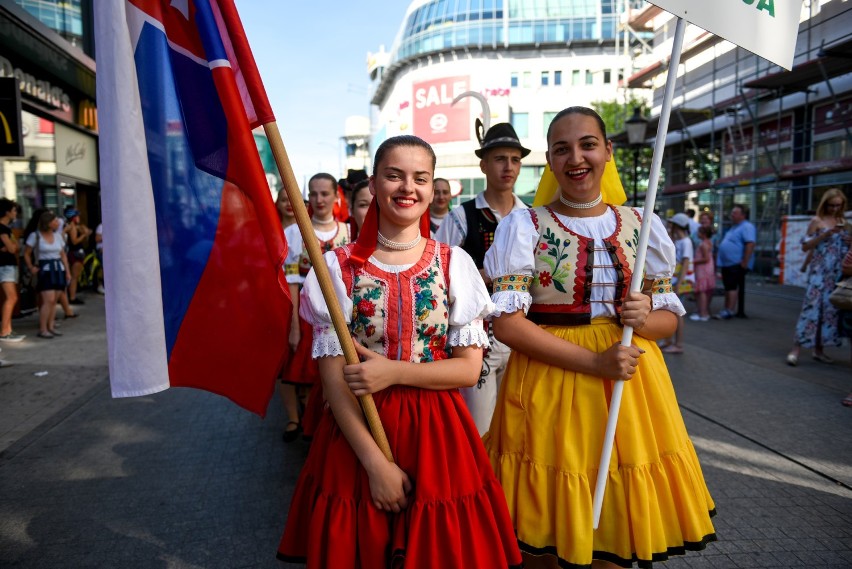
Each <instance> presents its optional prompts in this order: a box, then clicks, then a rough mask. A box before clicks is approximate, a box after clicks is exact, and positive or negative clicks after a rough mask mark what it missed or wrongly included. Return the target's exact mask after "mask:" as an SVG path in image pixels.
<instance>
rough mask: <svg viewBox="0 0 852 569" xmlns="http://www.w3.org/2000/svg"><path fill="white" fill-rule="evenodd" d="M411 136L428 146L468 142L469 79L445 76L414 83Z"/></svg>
mask: <svg viewBox="0 0 852 569" xmlns="http://www.w3.org/2000/svg"><path fill="white" fill-rule="evenodd" d="M413 88H414V92H413V93H412V99H413V101H414V111H413V113H414V134H415V135H417V136H419V137H420V138H422V139H423V140H425V141H426V142H429V143H432V144H434V143H437V142H456V141H464V140H470V129H471V124H472V123H471V121H470V99H469V98H464V99H462V100H461V101H459V102H458V103H457V104H455V105H453V99H455V98H456V97H457V96H458V95H461V94H462V93H464V92H465V91H469V90H470V77H445V78H443V79H434V80H432V81H422V82H420V83H415V84H414V87H413Z"/></svg>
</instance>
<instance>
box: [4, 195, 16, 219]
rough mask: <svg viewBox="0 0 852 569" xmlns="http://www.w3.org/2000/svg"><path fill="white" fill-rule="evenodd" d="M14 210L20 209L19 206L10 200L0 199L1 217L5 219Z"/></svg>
mask: <svg viewBox="0 0 852 569" xmlns="http://www.w3.org/2000/svg"><path fill="white" fill-rule="evenodd" d="M13 209H19V208H18V204H16V203H15V202H13V201H12V200H10V199H9V198H0V217H3V216H4V215H6V214H7V213H9V212H10V211H12V210H13Z"/></svg>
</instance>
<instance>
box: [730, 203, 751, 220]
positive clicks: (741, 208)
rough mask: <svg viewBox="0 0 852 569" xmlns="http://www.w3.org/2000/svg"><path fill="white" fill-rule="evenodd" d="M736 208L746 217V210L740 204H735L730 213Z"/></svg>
mask: <svg viewBox="0 0 852 569" xmlns="http://www.w3.org/2000/svg"><path fill="white" fill-rule="evenodd" d="M736 208H740V211H741V212H743V216H745V217H748V208H747V207H746V206H744V205H743V204H740V203H735V204H734V207H732V208H731V211H734V210H735V209H736Z"/></svg>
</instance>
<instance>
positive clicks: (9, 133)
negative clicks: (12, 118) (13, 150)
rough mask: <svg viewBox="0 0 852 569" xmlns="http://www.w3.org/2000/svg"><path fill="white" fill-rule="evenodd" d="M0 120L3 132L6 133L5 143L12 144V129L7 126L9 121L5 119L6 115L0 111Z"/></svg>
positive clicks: (13, 140)
mask: <svg viewBox="0 0 852 569" xmlns="http://www.w3.org/2000/svg"><path fill="white" fill-rule="evenodd" d="M0 122H2V123H3V133H4V134H5V135H6V144H12V143H13V142H15V139H14V138H12V129H10V128H9V121H7V120H6V115H5V114H3V111H0Z"/></svg>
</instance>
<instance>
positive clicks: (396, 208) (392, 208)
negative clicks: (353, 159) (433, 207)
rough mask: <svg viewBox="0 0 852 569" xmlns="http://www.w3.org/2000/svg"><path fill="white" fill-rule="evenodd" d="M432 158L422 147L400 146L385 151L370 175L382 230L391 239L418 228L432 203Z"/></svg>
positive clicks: (371, 187)
mask: <svg viewBox="0 0 852 569" xmlns="http://www.w3.org/2000/svg"><path fill="white" fill-rule="evenodd" d="M432 164H433V159H432V156H431V155H430V154H429V152H428V151H427V150H426V149H425V148H421V147H418V146H396V147H394V148H390V149H389V150H388V151H387V152H385V153H384V154H383V156H382V158H381V162H379V163H378V164H376V167H375V173H374V174H373V175H372V176H370V189H371V191H372V192H373V194H374V195H375V196H376V204H377V205H378V206H379V230H380V231H381V232H382V233H383V234H385V235H387V236H389V235H392V234H396V233H399V232H400V231H402V230H404V229H406V228H408V227H412V226H413V227H414V228H415V230H416V229H417V228H418V226H419V223H420V217H421V216H422V215H423V213H424V212H425V211H426V208H428V207H429V203H430V202H431V201H432V176H433V173H434V168H433V165H432Z"/></svg>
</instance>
